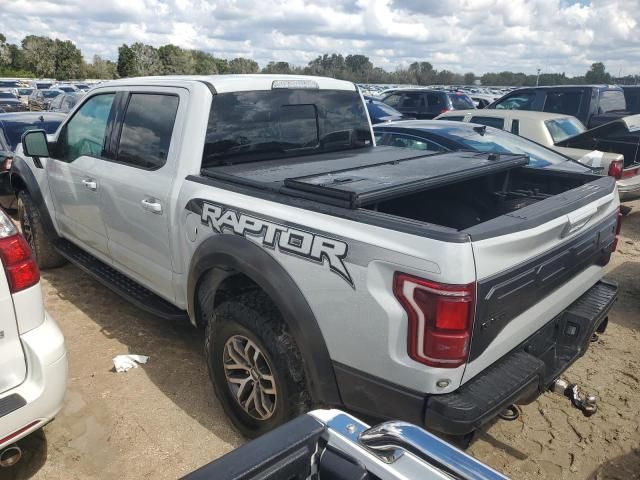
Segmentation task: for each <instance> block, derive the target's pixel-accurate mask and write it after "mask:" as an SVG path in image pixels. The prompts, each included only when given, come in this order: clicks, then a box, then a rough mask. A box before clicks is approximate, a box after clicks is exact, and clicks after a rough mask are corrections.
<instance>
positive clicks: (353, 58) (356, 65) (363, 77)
mask: <svg viewBox="0 0 640 480" xmlns="http://www.w3.org/2000/svg"><path fill="white" fill-rule="evenodd" d="M344 64H345V68H346V70H347V72H348V73H349V74H350V77H351V80H353V81H356V82H369V81H370V80H369V77H370V76H371V71H372V70H373V63H371V60H369V57H367V56H366V55H347V56H346V57H345V59H344Z"/></svg>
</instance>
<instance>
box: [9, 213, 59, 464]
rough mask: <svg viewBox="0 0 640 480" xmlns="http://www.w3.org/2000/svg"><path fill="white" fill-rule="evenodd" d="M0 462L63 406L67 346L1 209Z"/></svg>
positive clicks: (25, 250)
mask: <svg viewBox="0 0 640 480" xmlns="http://www.w3.org/2000/svg"><path fill="white" fill-rule="evenodd" d="M0 264H1V265H2V268H0V463H2V464H5V463H12V462H14V461H17V460H18V459H19V455H20V453H19V450H16V449H7V448H6V447H8V446H9V445H11V444H13V443H14V442H16V441H17V440H20V439H21V438H23V437H25V436H26V435H28V434H30V433H31V432H33V431H34V430H37V429H38V428H40V427H42V426H43V425H45V424H46V423H48V422H49V421H51V420H52V419H53V418H54V417H55V415H56V414H57V413H58V412H59V411H60V408H61V407H62V399H63V397H64V392H65V388H66V384H67V352H66V349H65V345H64V337H63V336H62V332H61V331H60V329H59V328H58V325H57V324H56V322H55V321H54V320H53V319H52V318H51V317H50V316H49V314H48V313H47V312H46V311H45V309H44V302H43V298H42V288H41V286H40V273H39V271H38V267H37V265H36V262H35V260H34V259H33V257H32V255H31V249H30V248H29V245H28V243H27V241H26V240H25V238H24V237H23V236H22V235H21V234H20V233H19V232H18V230H17V228H16V227H15V225H14V224H13V222H12V221H11V219H10V218H9V217H8V216H7V215H6V214H5V213H4V211H2V209H0Z"/></svg>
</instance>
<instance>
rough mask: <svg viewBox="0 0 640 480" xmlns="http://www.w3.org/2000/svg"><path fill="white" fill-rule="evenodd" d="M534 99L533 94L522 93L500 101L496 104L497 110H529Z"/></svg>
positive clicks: (534, 95)
mask: <svg viewBox="0 0 640 480" xmlns="http://www.w3.org/2000/svg"><path fill="white" fill-rule="evenodd" d="M535 98H536V94H535V92H522V93H517V94H514V95H512V96H510V97H507V98H505V99H504V100H500V101H499V102H498V103H496V107H495V108H497V109H499V110H531V105H533V101H534V100H535Z"/></svg>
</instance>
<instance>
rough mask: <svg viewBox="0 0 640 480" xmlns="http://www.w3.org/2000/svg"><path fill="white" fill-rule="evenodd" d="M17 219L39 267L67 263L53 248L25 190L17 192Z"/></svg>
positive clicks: (43, 268)
mask: <svg viewBox="0 0 640 480" xmlns="http://www.w3.org/2000/svg"><path fill="white" fill-rule="evenodd" d="M18 220H19V221H20V228H21V229H22V233H23V235H24V236H25V238H26V239H27V242H28V243H29V246H30V247H31V250H32V251H33V254H34V256H35V258H36V262H37V264H38V267H39V268H40V269H42V270H45V269H47V268H54V267H60V266H62V265H64V264H65V263H67V261H66V260H65V258H64V257H63V256H62V255H60V254H59V253H58V252H57V251H56V250H55V248H53V244H52V243H51V241H52V239H51V238H50V236H49V235H48V234H47V231H46V229H45V228H44V225H43V224H42V216H41V213H40V210H39V209H38V207H37V206H36V204H35V203H34V202H33V199H32V198H31V195H29V193H28V192H27V191H26V190H21V191H20V192H19V193H18Z"/></svg>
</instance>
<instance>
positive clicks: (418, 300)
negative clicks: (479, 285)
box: [393, 272, 475, 368]
mask: <svg viewBox="0 0 640 480" xmlns="http://www.w3.org/2000/svg"><path fill="white" fill-rule="evenodd" d="M393 293H394V295H395V296H396V298H397V299H398V301H399V302H400V304H401V305H402V307H403V308H404V310H405V311H406V312H407V317H408V319H409V325H408V336H407V345H408V348H407V349H408V353H409V356H410V357H411V358H412V359H414V360H416V361H417V362H420V363H424V364H425V365H430V366H432V367H441V368H455V367H459V366H460V365H462V364H464V363H465V362H466V360H467V357H468V355H469V342H470V340H471V328H472V325H473V315H474V299H475V283H471V284H468V285H449V284H442V283H436V282H432V281H428V280H424V279H421V278H418V277H414V276H411V275H407V274H404V273H400V272H396V274H395V276H394V281H393Z"/></svg>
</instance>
